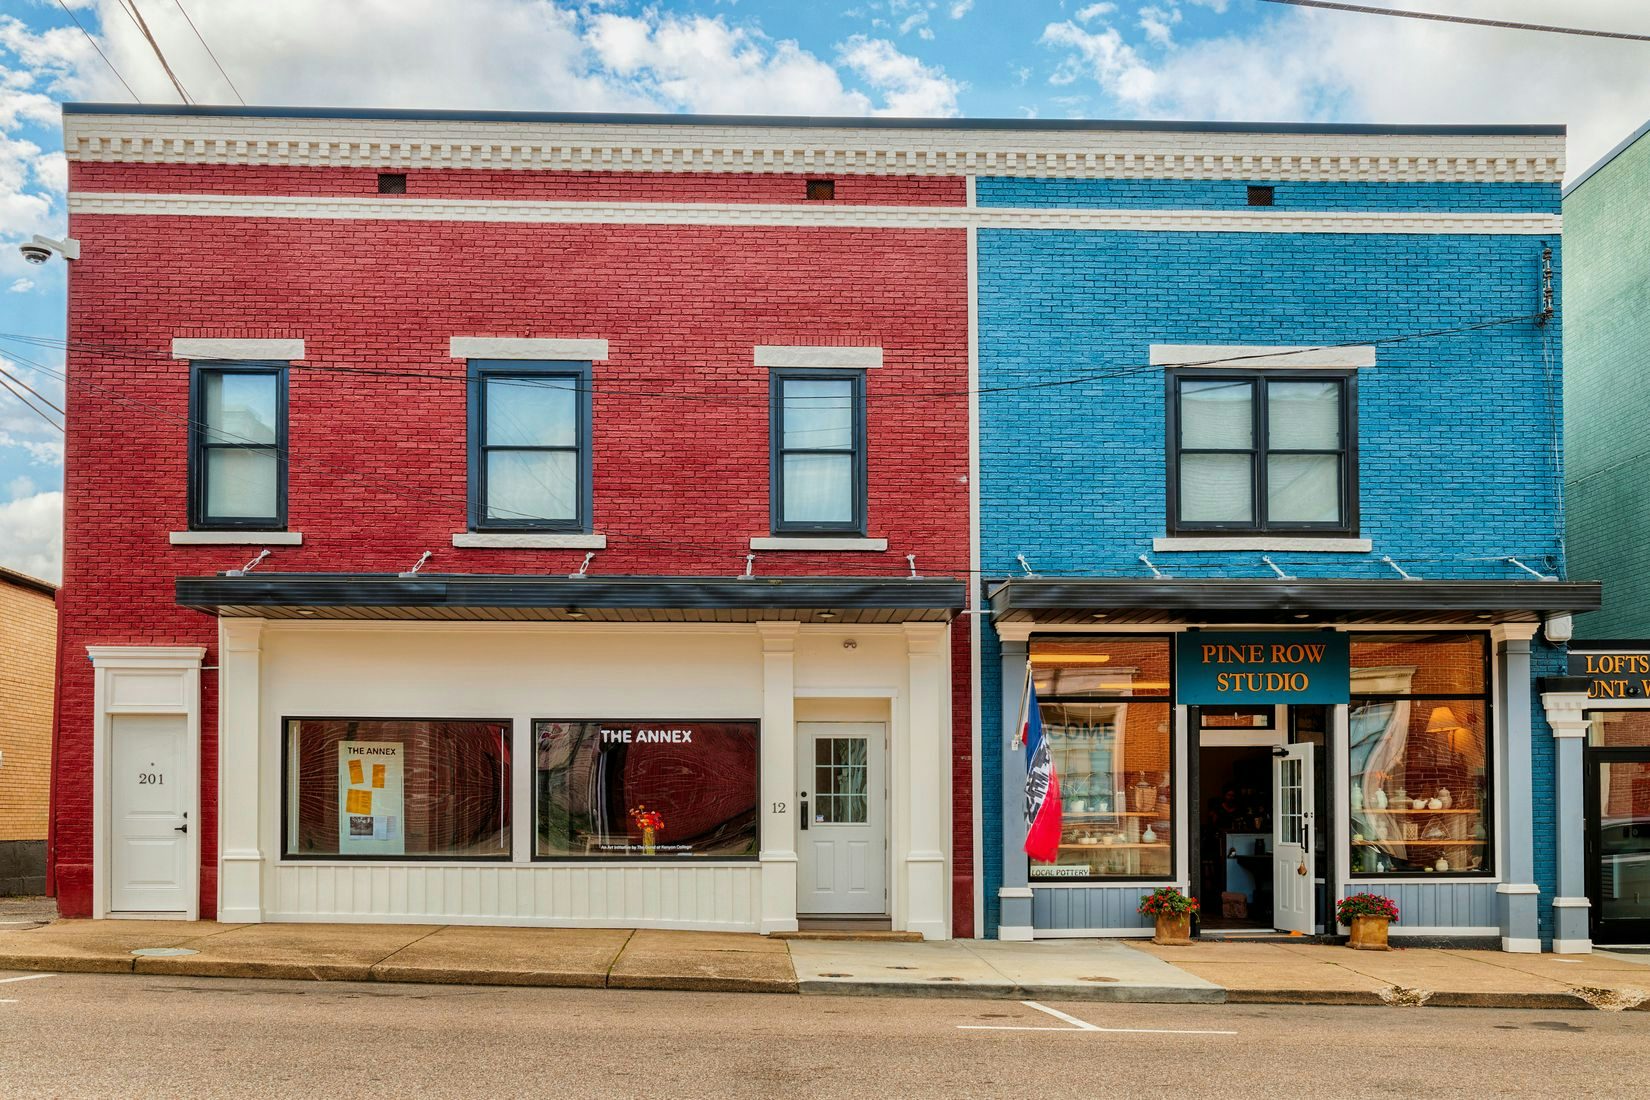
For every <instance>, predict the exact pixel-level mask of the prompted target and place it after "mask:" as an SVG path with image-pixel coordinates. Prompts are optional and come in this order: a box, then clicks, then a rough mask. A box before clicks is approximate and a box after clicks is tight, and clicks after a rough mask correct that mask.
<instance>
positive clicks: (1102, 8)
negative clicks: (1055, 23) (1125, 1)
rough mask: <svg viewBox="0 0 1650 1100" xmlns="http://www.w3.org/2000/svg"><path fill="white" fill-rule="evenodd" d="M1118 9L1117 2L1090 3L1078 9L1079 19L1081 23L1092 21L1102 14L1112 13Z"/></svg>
mask: <svg viewBox="0 0 1650 1100" xmlns="http://www.w3.org/2000/svg"><path fill="white" fill-rule="evenodd" d="M1116 10H1117V5H1116V4H1090V5H1088V6H1087V7H1083V8H1078V9H1077V21H1078V22H1079V23H1090V22H1093V21H1094V20H1096V19H1098V18H1100V17H1101V16H1102V15H1110V14H1112V13H1113V12H1115V11H1116Z"/></svg>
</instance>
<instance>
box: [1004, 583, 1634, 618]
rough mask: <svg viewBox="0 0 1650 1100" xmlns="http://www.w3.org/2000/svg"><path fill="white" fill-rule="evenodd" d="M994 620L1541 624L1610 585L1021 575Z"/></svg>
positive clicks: (1588, 602)
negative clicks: (1547, 618)
mask: <svg viewBox="0 0 1650 1100" xmlns="http://www.w3.org/2000/svg"><path fill="white" fill-rule="evenodd" d="M986 594H987V598H988V599H989V600H990V603H991V616H992V621H993V622H998V623H1004V622H1030V623H1037V624H1039V625H1041V624H1049V625H1059V624H1067V625H1069V624H1073V623H1095V622H1106V623H1119V624H1123V623H1143V624H1152V623H1161V624H1163V625H1178V624H1201V623H1307V622H1310V623H1334V624H1339V623H1349V624H1350V623H1405V624H1409V623H1414V624H1418V625H1424V624H1438V625H1451V624H1455V625H1458V624H1474V623H1484V624H1494V623H1539V622H1541V621H1542V620H1543V619H1545V618H1546V617H1547V616H1549V615H1555V614H1577V613H1580V612H1584V611H1596V610H1598V607H1599V603H1600V601H1601V599H1602V596H1603V587H1602V586H1601V585H1599V584H1596V583H1592V582H1568V581H1442V580H1439V581H1431V580H1410V581H1406V580H1397V579H1394V580H1390V581H1388V580H1264V579H1241V580H1226V579H1214V578H1203V577H1198V578H1185V579H1183V578H1178V577H1176V578H1168V577H1164V578H1140V579H1136V578H1117V577H1080V578H1066V577H1059V578H1057V577H1014V578H1011V579H1008V580H997V581H987V582H986Z"/></svg>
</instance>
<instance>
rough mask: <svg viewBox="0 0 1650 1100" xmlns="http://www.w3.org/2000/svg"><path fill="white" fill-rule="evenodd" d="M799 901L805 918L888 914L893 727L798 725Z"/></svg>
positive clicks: (799, 911) (837, 723) (828, 723)
mask: <svg viewBox="0 0 1650 1100" xmlns="http://www.w3.org/2000/svg"><path fill="white" fill-rule="evenodd" d="M796 730H797V752H796V760H797V811H798V816H797V834H796V839H797V844H796V854H797V899H796V910H797V912H798V913H801V914H804V915H816V914H823V915H843V914H851V915H862V914H863V915H871V916H875V915H880V914H885V913H887V912H888V843H887V836H888V830H887V802H888V796H887V783H886V781H885V779H884V774H885V772H884V768H885V766H886V756H887V752H886V748H887V746H886V738H887V730H886V727H884V726H882V725H879V724H874V723H846V722H799V723H797V727H796Z"/></svg>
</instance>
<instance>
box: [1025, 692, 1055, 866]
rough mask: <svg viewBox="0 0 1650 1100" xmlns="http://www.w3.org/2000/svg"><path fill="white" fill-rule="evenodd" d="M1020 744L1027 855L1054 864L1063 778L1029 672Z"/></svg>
mask: <svg viewBox="0 0 1650 1100" xmlns="http://www.w3.org/2000/svg"><path fill="white" fill-rule="evenodd" d="M1020 740H1021V741H1022V742H1024V744H1025V747H1026V844H1025V850H1026V855H1028V856H1030V857H1031V858H1032V859H1035V860H1037V861H1039V862H1041V863H1053V862H1054V860H1055V858H1056V857H1057V856H1059V854H1060V777H1059V776H1058V775H1056V774H1055V771H1054V754H1053V753H1052V752H1050V751H1049V747H1048V738H1046V737H1044V736H1043V718H1042V715H1041V714H1040V713H1039V712H1038V709H1037V685H1036V684H1034V683H1032V682H1031V669H1030V667H1029V666H1028V667H1027V668H1026V696H1025V724H1024V725H1023V726H1021V727H1020Z"/></svg>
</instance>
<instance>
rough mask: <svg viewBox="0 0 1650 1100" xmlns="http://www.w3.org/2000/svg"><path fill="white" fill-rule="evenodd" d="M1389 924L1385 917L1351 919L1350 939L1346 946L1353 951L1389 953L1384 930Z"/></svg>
mask: <svg viewBox="0 0 1650 1100" xmlns="http://www.w3.org/2000/svg"><path fill="white" fill-rule="evenodd" d="M1390 923H1392V922H1391V921H1389V920H1387V919H1386V918H1385V917H1353V918H1352V938H1351V939H1350V940H1348V941H1347V944H1346V945H1347V946H1348V947H1350V948H1352V949H1353V950H1354V951H1391V950H1392V948H1391V946H1390V945H1388V943H1387V942H1386V928H1387V925H1388V924H1390Z"/></svg>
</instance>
